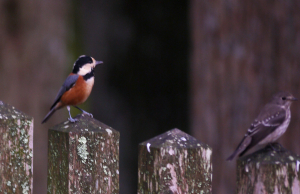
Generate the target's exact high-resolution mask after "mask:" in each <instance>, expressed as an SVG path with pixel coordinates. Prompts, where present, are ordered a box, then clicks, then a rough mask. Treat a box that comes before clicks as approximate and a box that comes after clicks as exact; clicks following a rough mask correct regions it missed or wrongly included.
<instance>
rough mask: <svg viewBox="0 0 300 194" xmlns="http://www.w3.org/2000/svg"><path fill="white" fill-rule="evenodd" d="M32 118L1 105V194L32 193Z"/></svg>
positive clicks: (3, 104) (1, 103)
mask: <svg viewBox="0 0 300 194" xmlns="http://www.w3.org/2000/svg"><path fill="white" fill-rule="evenodd" d="M32 156H33V118H32V117H30V116H28V115H26V114H24V113H22V112H20V111H18V110H17V109H15V108H14V107H12V106H10V105H8V104H6V103H4V102H2V101H0V193H26V194H27V193H32V177H33V176H32V170H33V166H32V165H33V157H32Z"/></svg>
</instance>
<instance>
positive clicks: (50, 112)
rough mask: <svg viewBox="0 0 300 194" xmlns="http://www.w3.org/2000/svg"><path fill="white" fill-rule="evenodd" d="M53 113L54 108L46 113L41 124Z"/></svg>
mask: <svg viewBox="0 0 300 194" xmlns="http://www.w3.org/2000/svg"><path fill="white" fill-rule="evenodd" d="M55 111H56V108H55V107H54V108H52V109H51V110H50V111H49V112H48V114H47V115H46V116H45V118H44V119H43V121H42V124H43V123H45V122H46V121H47V120H48V119H49V118H50V117H51V116H52V115H53V113H54V112H55Z"/></svg>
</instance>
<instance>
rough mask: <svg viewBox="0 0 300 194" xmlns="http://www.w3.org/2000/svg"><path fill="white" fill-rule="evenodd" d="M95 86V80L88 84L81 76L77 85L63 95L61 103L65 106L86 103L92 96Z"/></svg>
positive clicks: (89, 81)
mask: <svg viewBox="0 0 300 194" xmlns="http://www.w3.org/2000/svg"><path fill="white" fill-rule="evenodd" d="M93 85H94V79H92V80H88V81H87V82H86V81H84V79H83V77H82V76H79V77H78V80H77V81H76V83H75V85H74V86H73V87H72V88H71V89H70V90H68V91H67V92H65V93H64V94H63V95H62V97H61V99H60V102H61V103H62V105H63V106H67V105H72V106H76V105H79V104H81V103H83V102H85V101H86V99H87V98H88V97H89V95H90V94H91V91H92V88H93Z"/></svg>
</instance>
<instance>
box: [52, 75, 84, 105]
mask: <svg viewBox="0 0 300 194" xmlns="http://www.w3.org/2000/svg"><path fill="white" fill-rule="evenodd" d="M78 77H79V76H78V75H76V74H73V75H69V76H68V77H67V79H66V80H65V82H64V83H63V85H62V86H61V88H60V90H59V91H58V94H57V95H56V98H55V100H54V103H53V105H52V106H51V108H50V110H51V109H53V107H55V105H56V104H57V103H58V102H59V100H60V98H61V96H62V95H63V94H64V93H65V92H66V91H68V90H69V89H71V88H72V87H73V86H74V84H75V82H76V81H77V79H78Z"/></svg>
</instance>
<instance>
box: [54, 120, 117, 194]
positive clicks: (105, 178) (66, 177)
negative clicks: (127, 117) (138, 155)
mask: <svg viewBox="0 0 300 194" xmlns="http://www.w3.org/2000/svg"><path fill="white" fill-rule="evenodd" d="M76 118H77V119H79V121H77V122H76V123H70V122H69V121H66V122H64V123H61V124H59V125H56V126H54V127H53V128H51V129H50V130H49V132H48V138H49V141H48V193H70V194H71V193H72V194H73V193H95V194H97V193H99V194H100V193H101V194H104V193H105V194H106V193H107V194H113V193H116V194H117V193H119V140H120V133H119V132H118V131H116V130H114V129H112V128H111V127H109V126H107V125H105V124H103V123H101V122H99V121H97V120H95V119H93V118H91V117H89V116H87V115H79V116H77V117H76Z"/></svg>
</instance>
